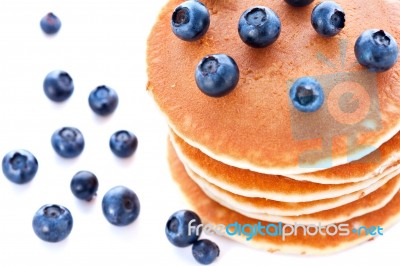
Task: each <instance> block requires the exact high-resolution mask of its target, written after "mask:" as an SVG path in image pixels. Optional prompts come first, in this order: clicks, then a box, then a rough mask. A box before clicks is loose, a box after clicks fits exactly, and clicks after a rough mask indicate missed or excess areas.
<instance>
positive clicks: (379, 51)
mask: <svg viewBox="0 0 400 266" xmlns="http://www.w3.org/2000/svg"><path fill="white" fill-rule="evenodd" d="M354 51H355V54H356V57H357V60H358V62H359V63H360V64H361V65H363V66H365V67H366V68H368V69H369V70H370V71H373V72H383V71H386V70H389V69H390V68H391V67H392V66H394V64H396V62H397V59H398V54H399V48H398V45H397V42H396V40H395V39H394V38H393V36H392V35H390V34H389V33H387V32H384V31H383V30H377V29H371V30H367V31H364V32H363V33H362V34H361V36H360V37H358V39H357V41H356V45H355V47H354Z"/></svg>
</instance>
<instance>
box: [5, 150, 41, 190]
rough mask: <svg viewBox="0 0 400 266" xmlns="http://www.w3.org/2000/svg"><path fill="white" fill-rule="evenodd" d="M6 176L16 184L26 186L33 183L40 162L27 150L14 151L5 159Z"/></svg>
mask: <svg viewBox="0 0 400 266" xmlns="http://www.w3.org/2000/svg"><path fill="white" fill-rule="evenodd" d="M2 167H3V173H4V175H5V176H6V177H7V178H8V180H10V181H11V182H14V183H16V184H25V183H28V182H29V181H31V180H32V179H33V178H34V177H35V175H36V172H37V170H38V161H37V160H36V158H35V156H33V154H32V153H30V152H29V151H27V150H13V151H10V152H9V153H7V154H6V155H5V156H4V158H3V163H2Z"/></svg>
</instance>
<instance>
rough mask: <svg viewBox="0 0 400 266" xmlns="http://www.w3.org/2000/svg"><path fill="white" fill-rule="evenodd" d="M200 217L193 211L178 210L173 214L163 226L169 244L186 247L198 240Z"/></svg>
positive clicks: (200, 228) (200, 229)
mask: <svg viewBox="0 0 400 266" xmlns="http://www.w3.org/2000/svg"><path fill="white" fill-rule="evenodd" d="M199 225H201V219H200V217H199V216H198V215H197V214H196V213H195V212H193V211H190V210H180V211H177V212H175V213H173V214H172V215H171V216H170V217H169V219H168V221H167V224H166V226H165V234H166V235H167V238H168V240H169V242H171V243H172V244H173V245H175V246H177V247H187V246H189V245H191V244H193V243H194V242H195V241H196V240H197V239H199V237H200V234H201V231H202V227H199Z"/></svg>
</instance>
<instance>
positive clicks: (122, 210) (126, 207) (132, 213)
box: [102, 186, 140, 226]
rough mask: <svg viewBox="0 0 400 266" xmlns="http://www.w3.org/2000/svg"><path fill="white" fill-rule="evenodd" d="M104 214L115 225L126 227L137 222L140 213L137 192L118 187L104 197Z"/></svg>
mask: <svg viewBox="0 0 400 266" xmlns="http://www.w3.org/2000/svg"><path fill="white" fill-rule="evenodd" d="M102 208H103V214H104V216H105V217H106V219H107V221H109V222H110V223H111V224H113V225H117V226H124V225H128V224H130V223H132V222H133V221H135V220H136V218H137V217H138V216H139V213H140V202H139V199H138V197H137V195H136V193H135V192H133V191H132V190H130V189H129V188H126V187H124V186H117V187H114V188H112V189H110V190H109V191H107V193H106V194H105V195H104V197H103V200H102Z"/></svg>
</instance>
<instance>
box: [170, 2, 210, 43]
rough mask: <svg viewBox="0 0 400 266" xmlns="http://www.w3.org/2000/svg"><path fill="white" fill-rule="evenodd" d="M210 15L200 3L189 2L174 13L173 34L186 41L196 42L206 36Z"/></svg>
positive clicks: (172, 21) (178, 7) (184, 3)
mask: <svg viewBox="0 0 400 266" xmlns="http://www.w3.org/2000/svg"><path fill="white" fill-rule="evenodd" d="M209 26H210V13H209V12H208V10H207V8H206V7H205V5H204V4H203V3H201V2H199V1H195V0H189V1H185V2H183V3H182V4H180V5H179V6H177V7H176V8H175V10H174V12H173V13H172V18H171V28H172V32H173V33H174V34H175V35H176V36H177V37H178V38H179V39H182V40H184V41H196V40H198V39H200V38H201V37H203V35H204V34H206V32H207V30H208V27H209Z"/></svg>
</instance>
